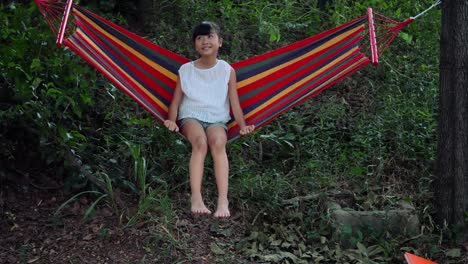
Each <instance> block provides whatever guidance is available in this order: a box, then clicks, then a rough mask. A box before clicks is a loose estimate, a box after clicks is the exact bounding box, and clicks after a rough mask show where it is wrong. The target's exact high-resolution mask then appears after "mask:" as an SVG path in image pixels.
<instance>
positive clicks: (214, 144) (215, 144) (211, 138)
mask: <svg viewBox="0 0 468 264" xmlns="http://www.w3.org/2000/svg"><path fill="white" fill-rule="evenodd" d="M206 134H207V137H208V146H209V147H210V151H211V156H212V158H213V163H214V172H215V177H216V186H217V188H218V207H217V209H216V212H215V213H214V216H215V217H218V218H226V217H229V216H230V212H229V201H228V183H229V180H228V179H229V161H228V158H227V154H226V142H227V135H226V131H225V130H224V128H223V127H219V126H213V127H209V128H208V129H207V131H206Z"/></svg>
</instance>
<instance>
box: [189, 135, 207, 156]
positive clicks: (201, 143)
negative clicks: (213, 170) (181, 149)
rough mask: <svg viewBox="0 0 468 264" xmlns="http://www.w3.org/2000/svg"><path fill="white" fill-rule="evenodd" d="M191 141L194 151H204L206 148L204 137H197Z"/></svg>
mask: <svg viewBox="0 0 468 264" xmlns="http://www.w3.org/2000/svg"><path fill="white" fill-rule="evenodd" d="M191 143H192V149H193V150H194V151H200V152H206V151H207V150H208V144H207V141H206V137H202V136H200V137H197V138H195V139H194V140H193V141H192V142H191Z"/></svg>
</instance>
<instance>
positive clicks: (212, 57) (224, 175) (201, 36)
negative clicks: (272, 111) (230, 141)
mask: <svg viewBox="0 0 468 264" xmlns="http://www.w3.org/2000/svg"><path fill="white" fill-rule="evenodd" d="M192 41H193V43H194V45H195V50H196V51H197V52H198V54H199V55H200V57H199V58H198V59H197V60H195V61H192V62H189V63H186V64H184V65H182V66H181V67H180V69H179V78H178V80H177V86H176V89H175V91H174V97H173V99H172V102H171V105H170V106H169V117H168V119H167V120H166V121H164V125H165V126H166V127H167V128H168V129H169V130H170V131H175V132H178V131H179V126H180V129H181V132H182V134H183V135H185V136H186V137H187V139H188V140H189V141H190V144H191V145H192V156H191V158H190V164H189V172H190V188H191V192H192V194H191V199H190V200H191V210H192V213H195V214H211V211H210V210H209V209H208V208H207V207H206V206H205V203H204V202H203V198H202V194H201V186H202V178H203V167H204V162H205V157H206V154H207V152H208V148H209V150H210V153H211V156H212V158H213V163H214V173H215V178H216V185H217V189H218V205H217V209H216V212H215V213H214V216H215V217H217V218H226V217H229V216H230V212H229V202H228V197H227V196H228V177H229V162H228V158H227V155H226V142H227V135H226V130H227V126H226V123H227V122H228V121H229V119H230V116H229V109H230V107H231V109H232V113H233V114H234V118H235V119H236V121H237V123H238V124H239V127H240V134H241V135H247V134H249V133H251V132H252V131H253V130H254V126H253V125H249V126H248V125H246V123H245V120H244V114H243V112H242V109H241V107H240V103H239V97H238V95H237V81H236V73H235V71H234V69H233V68H232V67H231V66H230V65H229V64H228V63H227V62H225V61H223V60H218V59H217V55H218V49H219V48H220V47H221V45H222V38H221V36H220V31H219V27H218V26H217V25H216V24H215V23H212V22H202V23H201V24H199V25H198V26H196V27H195V29H194V31H193V35H192ZM177 119H178V124H179V126H178V125H177V123H176V120H177Z"/></svg>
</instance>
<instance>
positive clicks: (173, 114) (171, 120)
mask: <svg viewBox="0 0 468 264" xmlns="http://www.w3.org/2000/svg"><path fill="white" fill-rule="evenodd" d="M183 95H184V94H183V92H182V88H181V87H180V80H179V78H177V84H176V88H175V90H174V96H173V97H172V101H171V104H170V105H169V110H168V117H167V120H165V121H164V125H165V126H166V127H167V128H168V129H169V130H170V131H174V132H179V127H178V126H177V123H176V119H177V114H178V111H179V105H180V102H181V101H182V97H183Z"/></svg>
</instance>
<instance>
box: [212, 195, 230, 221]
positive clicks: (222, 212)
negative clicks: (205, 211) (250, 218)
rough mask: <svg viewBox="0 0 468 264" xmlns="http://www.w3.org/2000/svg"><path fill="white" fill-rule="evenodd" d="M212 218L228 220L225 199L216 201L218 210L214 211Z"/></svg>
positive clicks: (228, 214) (227, 205) (228, 213)
mask: <svg viewBox="0 0 468 264" xmlns="http://www.w3.org/2000/svg"><path fill="white" fill-rule="evenodd" d="M214 216H215V217H216V218H228V217H230V216H231V213H230V212H229V202H228V200H227V199H226V200H222V201H218V208H217V209H216V212H215V213H214Z"/></svg>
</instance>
